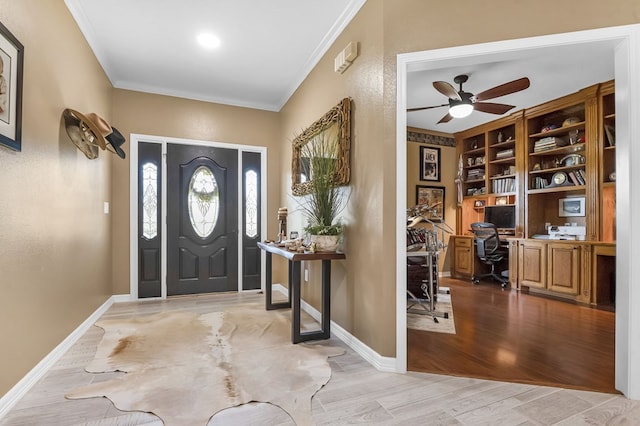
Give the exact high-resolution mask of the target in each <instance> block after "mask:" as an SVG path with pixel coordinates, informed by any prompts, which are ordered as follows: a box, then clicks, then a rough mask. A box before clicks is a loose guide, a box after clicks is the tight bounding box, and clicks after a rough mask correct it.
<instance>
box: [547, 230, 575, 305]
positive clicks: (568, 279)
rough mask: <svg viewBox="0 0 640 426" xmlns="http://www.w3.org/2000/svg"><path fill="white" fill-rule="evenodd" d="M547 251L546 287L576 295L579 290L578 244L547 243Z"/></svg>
mask: <svg viewBox="0 0 640 426" xmlns="http://www.w3.org/2000/svg"><path fill="white" fill-rule="evenodd" d="M547 253H548V261H549V268H548V270H549V274H548V277H547V278H548V281H547V289H549V290H550V291H554V292H558V293H563V294H570V295H572V296H577V295H578V293H579V292H580V275H581V274H580V260H581V257H580V255H581V248H580V245H579V244H570V243H569V244H565V243H549V244H548V245H547Z"/></svg>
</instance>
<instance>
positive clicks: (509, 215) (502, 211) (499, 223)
mask: <svg viewBox="0 0 640 426" xmlns="http://www.w3.org/2000/svg"><path fill="white" fill-rule="evenodd" d="M484 221H485V222H487V223H493V224H494V225H495V226H496V228H498V232H499V233H501V234H513V233H514V232H515V229H516V206H514V205H509V206H485V208H484Z"/></svg>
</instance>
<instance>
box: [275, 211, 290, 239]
mask: <svg viewBox="0 0 640 426" xmlns="http://www.w3.org/2000/svg"><path fill="white" fill-rule="evenodd" d="M288 213H289V212H288V209H287V208H286V207H280V208H279V209H278V238H277V239H276V242H277V243H281V242H283V241H284V240H286V239H287V215H288Z"/></svg>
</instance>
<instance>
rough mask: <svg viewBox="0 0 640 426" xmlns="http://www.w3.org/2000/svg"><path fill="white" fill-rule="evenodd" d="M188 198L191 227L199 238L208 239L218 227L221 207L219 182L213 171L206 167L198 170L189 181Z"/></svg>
mask: <svg viewBox="0 0 640 426" xmlns="http://www.w3.org/2000/svg"><path fill="white" fill-rule="evenodd" d="M187 197H188V198H187V203H188V205H189V220H191V226H193V230H194V231H195V232H196V234H197V235H198V236H199V237H201V238H207V237H208V236H209V235H211V233H212V232H213V229H214V228H215V227H216V222H218V213H219V207H220V193H219V191H218V182H217V181H216V178H215V176H213V173H212V172H211V169H209V168H208V167H206V166H200V167H198V168H197V169H196V171H195V172H194V173H193V176H191V180H190V181H189V193H188V194H187Z"/></svg>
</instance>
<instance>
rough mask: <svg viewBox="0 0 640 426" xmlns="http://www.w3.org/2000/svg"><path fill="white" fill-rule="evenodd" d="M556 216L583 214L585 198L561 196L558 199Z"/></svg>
mask: <svg viewBox="0 0 640 426" xmlns="http://www.w3.org/2000/svg"><path fill="white" fill-rule="evenodd" d="M558 216H560V217H571V216H585V198H584V197H570V198H561V199H560V200H558Z"/></svg>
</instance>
